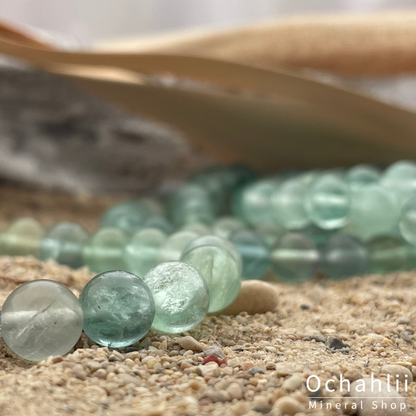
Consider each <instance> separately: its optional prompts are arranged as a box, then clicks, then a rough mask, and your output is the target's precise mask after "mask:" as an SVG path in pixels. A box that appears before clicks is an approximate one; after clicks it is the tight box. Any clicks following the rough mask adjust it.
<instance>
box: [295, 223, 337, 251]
mask: <svg viewBox="0 0 416 416" xmlns="http://www.w3.org/2000/svg"><path fill="white" fill-rule="evenodd" d="M335 232H338V230H336V231H335V230H324V229H322V228H319V227H317V226H316V225H313V224H312V225H310V226H309V227H308V228H307V229H306V230H305V231H304V232H303V234H305V235H306V236H308V237H309V238H310V239H312V241H313V242H314V243H315V245H316V247H318V249H322V248H324V247H325V246H326V244H327V243H328V241H329V239H330V238H331V237H332V236H333V235H334V233H335Z"/></svg>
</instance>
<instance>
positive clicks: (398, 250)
mask: <svg viewBox="0 0 416 416" xmlns="http://www.w3.org/2000/svg"><path fill="white" fill-rule="evenodd" d="M367 247H368V252H369V258H370V267H369V271H370V272H371V273H380V274H383V273H389V272H392V271H394V270H410V269H412V268H414V267H415V266H416V260H415V259H416V251H415V248H414V247H413V246H410V245H408V244H407V243H406V242H405V241H403V240H402V239H401V238H399V237H394V236H388V235H387V236H379V237H375V238H374V239H372V240H371V241H369V242H368V244H367Z"/></svg>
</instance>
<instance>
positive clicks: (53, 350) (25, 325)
mask: <svg viewBox="0 0 416 416" xmlns="http://www.w3.org/2000/svg"><path fill="white" fill-rule="evenodd" d="M82 320H83V314H82V309H81V305H80V304H79V301H78V299H77V298H76V296H75V295H74V294H73V293H72V292H71V291H70V290H69V289H68V288H66V287H65V286H63V285H61V284H60V283H57V282H54V281H51V280H34V281H31V282H27V283H25V284H23V285H21V286H19V287H18V288H17V289H15V290H14V291H13V292H12V293H11V294H10V295H9V297H8V298H7V299H6V301H5V302H4V305H3V308H2V311H1V334H2V336H3V339H4V342H5V343H6V344H7V346H8V347H9V348H10V349H11V350H12V351H13V352H14V353H16V354H17V355H19V356H20V357H22V358H24V359H26V360H30V361H42V360H45V359H46V358H47V357H49V356H50V355H53V356H57V355H65V354H66V353H67V352H69V351H70V350H71V348H73V346H74V345H75V344H76V343H77V341H78V339H79V337H80V336H81V332H82Z"/></svg>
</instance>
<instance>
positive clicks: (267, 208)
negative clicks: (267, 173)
mask: <svg viewBox="0 0 416 416" xmlns="http://www.w3.org/2000/svg"><path fill="white" fill-rule="evenodd" d="M279 185H280V183H279V181H278V180H277V179H264V180H261V181H256V182H254V183H252V184H249V185H247V186H246V187H245V188H244V190H243V193H242V195H241V202H240V203H241V204H242V208H241V212H242V215H243V218H244V220H245V221H246V222H247V223H248V224H250V225H256V224H260V223H267V222H270V221H272V220H273V217H274V215H273V210H272V206H271V195H272V194H273V193H274V192H275V191H276V189H278V187H279Z"/></svg>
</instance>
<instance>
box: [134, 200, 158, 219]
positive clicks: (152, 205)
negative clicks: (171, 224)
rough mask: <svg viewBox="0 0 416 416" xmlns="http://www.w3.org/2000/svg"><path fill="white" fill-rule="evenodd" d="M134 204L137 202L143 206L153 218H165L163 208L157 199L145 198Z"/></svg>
mask: <svg viewBox="0 0 416 416" xmlns="http://www.w3.org/2000/svg"><path fill="white" fill-rule="evenodd" d="M135 202H138V203H139V204H141V205H143V206H144V207H145V208H146V210H147V212H148V213H149V215H152V216H155V217H164V216H165V207H164V206H163V204H162V203H161V202H160V201H159V200H158V199H157V198H152V197H149V196H146V197H143V198H140V199H138V200H136V201H135Z"/></svg>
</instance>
